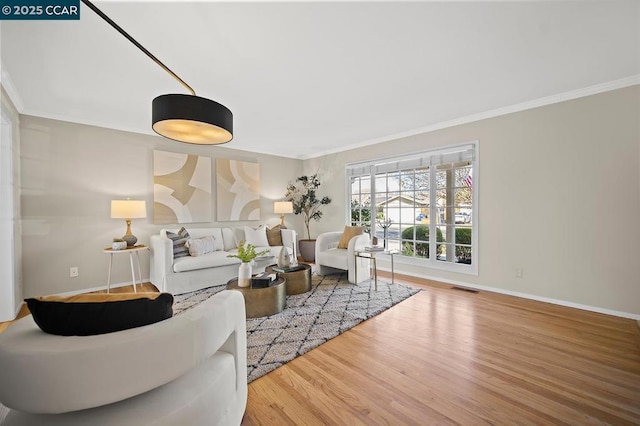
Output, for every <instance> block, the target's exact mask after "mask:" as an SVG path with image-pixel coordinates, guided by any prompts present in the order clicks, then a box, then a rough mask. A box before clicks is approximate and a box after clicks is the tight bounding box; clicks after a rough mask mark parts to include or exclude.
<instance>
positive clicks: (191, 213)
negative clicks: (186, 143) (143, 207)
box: [153, 151, 212, 224]
mask: <svg viewBox="0 0 640 426" xmlns="http://www.w3.org/2000/svg"><path fill="white" fill-rule="evenodd" d="M211 189H212V188H211V157H204V156H199V155H189V154H179V153H175V152H166V151H153V223H156V224H165V223H195V222H211Z"/></svg>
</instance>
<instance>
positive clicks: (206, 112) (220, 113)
mask: <svg viewBox="0 0 640 426" xmlns="http://www.w3.org/2000/svg"><path fill="white" fill-rule="evenodd" d="M151 115H152V120H153V125H152V127H153V130H154V131H155V132H156V133H158V134H159V135H161V136H164V137H166V138H169V139H173V140H175V141H179V142H186V143H193V144H198V145H218V144H223V143H227V142H229V141H230V140H231V139H233V114H232V113H231V111H230V110H229V108H227V107H225V106H224V105H222V104H219V103H218V102H215V101H212V100H210V99H206V98H201V97H199V96H195V95H183V94H169V95H161V96H158V97H157V98H155V99H154V100H153V104H152V114H151Z"/></svg>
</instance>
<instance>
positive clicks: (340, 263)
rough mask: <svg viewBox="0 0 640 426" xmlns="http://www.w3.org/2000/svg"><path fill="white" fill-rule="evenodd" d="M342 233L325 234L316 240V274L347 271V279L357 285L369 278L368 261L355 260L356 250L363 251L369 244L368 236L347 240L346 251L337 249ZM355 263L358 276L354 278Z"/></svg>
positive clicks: (362, 235)
mask: <svg viewBox="0 0 640 426" xmlns="http://www.w3.org/2000/svg"><path fill="white" fill-rule="evenodd" d="M341 237H342V232H325V233H323V234H320V235H319V236H318V238H317V239H316V273H317V274H318V275H329V274H335V273H338V272H344V271H347V272H348V273H347V277H348V279H349V282H350V283H352V284H358V283H360V282H362V281H365V280H368V279H369V278H371V271H370V269H369V260H368V259H364V258H361V257H358V258H356V256H355V252H356V250H364V248H365V247H366V246H368V245H371V244H370V241H369V240H370V237H369V234H367V233H364V234H361V235H357V236H355V237H353V238H351V240H349V245H348V246H347V248H346V249H342V248H338V243H339V242H340V238H341ZM356 262H358V268H357V270H358V272H357V274H358V276H356V267H355V266H356Z"/></svg>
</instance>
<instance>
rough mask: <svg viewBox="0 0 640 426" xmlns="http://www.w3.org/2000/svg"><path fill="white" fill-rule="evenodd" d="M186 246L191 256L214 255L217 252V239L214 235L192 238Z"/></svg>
mask: <svg viewBox="0 0 640 426" xmlns="http://www.w3.org/2000/svg"><path fill="white" fill-rule="evenodd" d="M185 245H186V246H187V247H188V248H189V254H190V255H191V256H202V255H203V254H207V253H212V252H214V251H215V250H216V239H215V238H214V237H213V235H207V236H206V237H200V238H190V239H188V240H187V242H186V244H185Z"/></svg>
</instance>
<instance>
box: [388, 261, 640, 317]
mask: <svg viewBox="0 0 640 426" xmlns="http://www.w3.org/2000/svg"><path fill="white" fill-rule="evenodd" d="M378 269H379V270H380V271H385V272H388V273H391V269H387V268H378ZM395 275H396V276H402V275H405V276H407V277H414V278H422V279H425V280H431V281H438V282H442V283H447V284H453V285H458V286H462V287H467V288H472V289H475V290H483V291H490V292H492V293H499V294H505V295H508V296H515V297H521V298H523V299H529V300H536V301H538V302H545V303H552V304H554V305H560V306H566V307H568V308H576V309H582V310H584V311H591V312H597V313H599V314H606V315H613V316H615V317H622V318H629V319H634V320H636V321H637V322H638V327H640V314H632V313H630V312H622V311H615V310H613V309H606V308H601V307H598V306H590V305H583V304H580V303H574V302H569V301H566V300H560V299H552V298H550V297H543V296H537V295H535V294H529V293H521V292H518V291H511V290H505V289H503V288H498V287H489V286H482V285H477V284H472V283H468V282H465V281H458V280H451V279H447V278H442V277H434V276H430V275H423V274H410V273H406V272H403V273H401V274H400V273H397V272H396V273H395Z"/></svg>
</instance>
